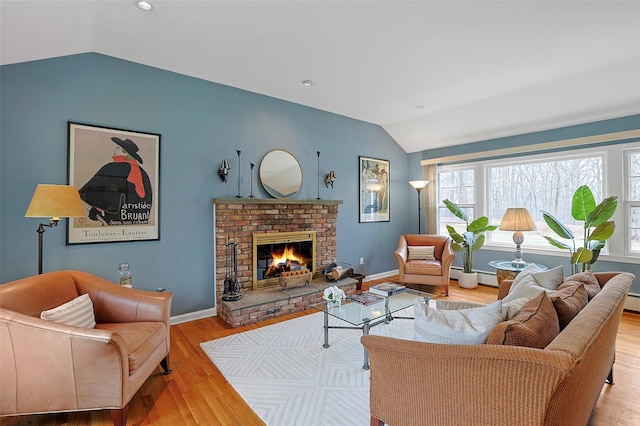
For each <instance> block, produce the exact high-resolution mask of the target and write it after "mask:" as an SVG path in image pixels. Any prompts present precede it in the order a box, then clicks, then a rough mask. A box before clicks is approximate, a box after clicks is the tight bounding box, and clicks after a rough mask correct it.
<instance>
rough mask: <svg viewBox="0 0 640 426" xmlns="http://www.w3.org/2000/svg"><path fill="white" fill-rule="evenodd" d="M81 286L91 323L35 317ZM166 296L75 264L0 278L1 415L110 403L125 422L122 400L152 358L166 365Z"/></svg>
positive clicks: (118, 420)
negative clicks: (18, 277) (1, 280)
mask: <svg viewBox="0 0 640 426" xmlns="http://www.w3.org/2000/svg"><path fill="white" fill-rule="evenodd" d="M85 293H86V294H88V295H89V298H90V299H91V301H92V303H93V308H94V313H95V321H96V327H95V328H93V329H85V328H79V327H72V326H68V325H64V324H58V323H55V322H51V321H45V320H43V319H40V313H41V312H42V311H43V310H48V309H52V308H55V307H57V306H60V305H62V304H64V303H66V302H68V301H70V300H73V299H74V298H76V297H78V296H80V295H83V294H85ZM171 297H172V295H171V293H168V292H167V293H155V292H148V291H142V290H136V289H129V288H125V287H121V286H119V285H116V284H114V283H111V282H109V281H106V280H104V279H102V278H99V277H97V276H94V275H91V274H89V273H86V272H80V271H56V272H49V273H46V274H42V275H36V276H32V277H28V278H24V279H21V280H17V281H13V282H10V283H6V284H3V285H0V341H1V342H2V343H1V344H0V377H1V380H2V387H1V390H0V416H11V415H21V414H36V413H51V412H64V411H83V410H102V409H110V410H111V417H112V419H113V423H114V424H115V425H125V424H126V418H127V404H128V403H129V401H130V400H131V398H132V397H133V395H134V394H135V393H136V392H137V391H138V389H140V386H142V384H143V383H144V382H145V380H146V379H147V378H148V377H149V376H150V375H151V374H152V373H153V371H154V370H155V369H156V368H157V366H158V364H161V365H162V367H163V368H164V371H165V374H167V373H169V372H170V370H169V343H170V342H169V318H170V313H171Z"/></svg>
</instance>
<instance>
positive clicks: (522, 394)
mask: <svg viewBox="0 0 640 426" xmlns="http://www.w3.org/2000/svg"><path fill="white" fill-rule="evenodd" d="M595 275H596V278H597V280H598V282H599V284H600V286H602V290H601V291H600V292H599V293H597V295H595V297H593V299H591V300H590V301H589V302H588V303H587V305H586V306H585V307H584V308H582V309H581V310H580V311H579V312H578V314H577V315H576V316H575V317H574V318H573V319H572V320H571V321H570V322H569V323H568V325H567V326H566V327H565V328H564V329H563V330H562V331H561V332H560V333H559V334H558V335H557V336H556V337H555V338H554V339H553V340H552V341H551V343H550V344H548V346H546V347H545V348H544V349H536V348H531V347H523V346H506V345H497V344H484V345H442V344H433V343H424V342H416V341H410V340H399V339H394V338H390V337H383V336H363V337H362V338H361V341H362V344H363V345H364V346H365V348H366V349H367V350H368V352H369V356H370V363H371V397H370V398H371V399H370V407H371V416H372V418H371V424H372V425H374V424H375V425H377V424H383V423H382V422H383V421H384V422H386V423H388V424H390V425H392V426H403V425H417V424H433V425H469V424H478V425H562V426H567V425H581V426H584V425H586V424H588V422H589V418H590V416H591V412H592V411H593V408H594V407H595V405H596V402H597V400H598V398H599V396H600V392H601V390H602V387H603V385H604V383H605V380H606V379H607V378H608V377H609V375H610V373H611V371H612V365H613V362H614V358H615V341H616V334H617V330H618V325H619V323H620V318H621V316H622V311H623V306H624V300H625V298H626V295H627V293H628V292H629V288H630V286H631V284H632V282H633V280H634V276H633V275H632V274H628V273H596V274H595ZM509 284H510V282H507V281H505V282H504V285H505V286H507V285H509ZM505 294H506V291H505V290H502V291H501V292H500V295H501V296H504V295H505Z"/></svg>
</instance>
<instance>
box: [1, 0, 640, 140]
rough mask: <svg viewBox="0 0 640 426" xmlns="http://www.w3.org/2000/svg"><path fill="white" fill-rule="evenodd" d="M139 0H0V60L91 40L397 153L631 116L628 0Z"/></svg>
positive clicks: (53, 52) (637, 33) (633, 71)
mask: <svg viewBox="0 0 640 426" xmlns="http://www.w3.org/2000/svg"><path fill="white" fill-rule="evenodd" d="M150 2H151V3H152V5H153V9H152V10H151V11H150V12H144V11H142V10H140V9H139V8H138V7H137V5H136V3H137V2H136V1H130V0H127V1H122V0H108V1H96V0H85V1H57V0H48V1H29V0H20V1H6V0H1V1H0V63H1V64H3V65H4V64H12V63H18V62H23V61H31V60H37V59H43V58H50V57H56V56H62V55H69V54H76V53H84V52H98V53H102V54H105V55H111V56H115V57H118V58H122V59H125V60H130V61H134V62H137V63H141V64H146V65H150V66H153V67H158V68H162V69H166V70H170V71H174V72H177V73H181V74H185V75H189V76H193V77H197V78H201V79H204V80H209V81H213V82H217V83H221V84H225V85H229V86H233V87H237V88H240V89H244V90H249V91H251V92H256V93H260V94H264V95H268V96H272V97H275V98H279V99H284V100H287V101H291V102H295V103H298V104H301V105H306V106H309V107H313V108H317V109H320V110H324V111H329V112H333V113H336V114H341V115H344V116H347V117H352V118H355V119H359V120H363V121H367V122H371V123H375V124H379V125H380V126H382V127H383V128H384V129H385V130H386V131H387V132H388V133H389V134H390V135H391V136H392V137H393V138H394V139H395V140H396V141H397V142H398V143H399V144H400V145H401V146H402V147H403V148H404V149H405V151H407V152H416V151H422V150H425V149H430V148H438V147H445V146H451V145H457V144H462V143H467V142H473V141H478V140H483V139H488V138H493V137H501V136H508V135H513V134H518V133H525V132H530V131H537V130H544V129H549V128H554V127H560V126H565V125H572V124H580V123H584V122H590V121H596V120H601V119H607V118H614V117H620V116H624V115H629V114H637V113H640V2H639V1H607V0H604V1H482V0H476V1H358V0H353V1H304V0H295V1H269V0H261V1H241V0H238V1H185V0H181V1H176V0H150ZM303 80H311V81H312V82H313V84H312V85H311V86H305V85H303V84H302V81H303Z"/></svg>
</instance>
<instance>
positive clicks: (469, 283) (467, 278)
mask: <svg viewBox="0 0 640 426" xmlns="http://www.w3.org/2000/svg"><path fill="white" fill-rule="evenodd" d="M458 285H459V286H460V287H462V288H476V287H478V273H477V272H470V273H469V272H462V271H460V272H458Z"/></svg>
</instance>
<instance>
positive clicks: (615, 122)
mask: <svg viewBox="0 0 640 426" xmlns="http://www.w3.org/2000/svg"><path fill="white" fill-rule="evenodd" d="M633 129H640V115H632V116H628V117H621V118H616V119H612V120H605V121H598V122H593V123H588V124H581V125H577V126H569V127H563V128H559V129H552V130H545V131H542V132H535V133H527V134H523V135H516V136H510V137H504V138H499V139H491V140H486V141H480V142H475V143H471V144H466V145H458V146H452V147H447V148H439V149H433V150H427V151H422V152H419V153H412V154H409V155H408V157H409V163H410V164H412V165H413V164H415V163H418V164H419V163H420V162H421V161H422V160H426V159H434V158H441V157H447V156H455V155H459V154H466V153H469V152H476V153H479V155H478V158H483V156H482V155H481V153H482V152H485V151H491V150H498V149H503V148H511V147H520V146H526V145H531V144H538V143H544V142H552V141H559V140H565V139H572V138H579V137H584V136H591V135H598V134H605V133H613V132H621V131H625V130H633ZM637 141H638V138H633V139H629V140H625V141H617V142H615V143H624V142H637ZM611 143H612V142H609V143H607V142H604V143H601V144H599V145H607V144H611ZM590 146H596V145H590ZM553 151H559V149H555V150H553ZM610 195H617V196H618V200H619V204H618V209H621V208H624V203H623V202H622V201H623V200H624V197H623V194H610ZM616 232H618V231H616ZM523 250H524V251H525V257H526V260H527V261H529V262H535V263H541V264H544V265H548V266H551V267H553V266H557V265H564V268H565V274H568V273H570V271H571V268H570V263H569V255H568V253H567V252H563V253H558V254H557V255H542V254H533V253H526V251H527V247H526V241H525V244H524V245H523ZM514 251H515V247H514ZM512 258H513V251H504V250H500V251H498V250H491V249H488V248H482V249H481V250H480V251H478V252H477V253H475V254H474V257H473V263H474V269H477V270H480V271H489V272H495V271H494V270H493V269H492V268H490V267H489V266H488V265H487V263H488V262H489V261H491V260H498V259H504V260H510V259H512ZM454 266H458V267H461V266H462V263H461V258H460V257H459V256H458V257H457V258H456V260H455V261H454ZM593 270H594V271H624V272H631V273H632V274H635V275H636V277H638V279H637V280H636V281H635V282H634V285H633V287H632V289H631V292H632V293H636V294H640V264H639V262H638V260H637V259H636V260H631V259H630V261H629V262H628V263H626V262H611V261H606V260H604V259H603V258H601V259H599V260H598V261H597V262H596V263H595V264H594V265H593Z"/></svg>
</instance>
